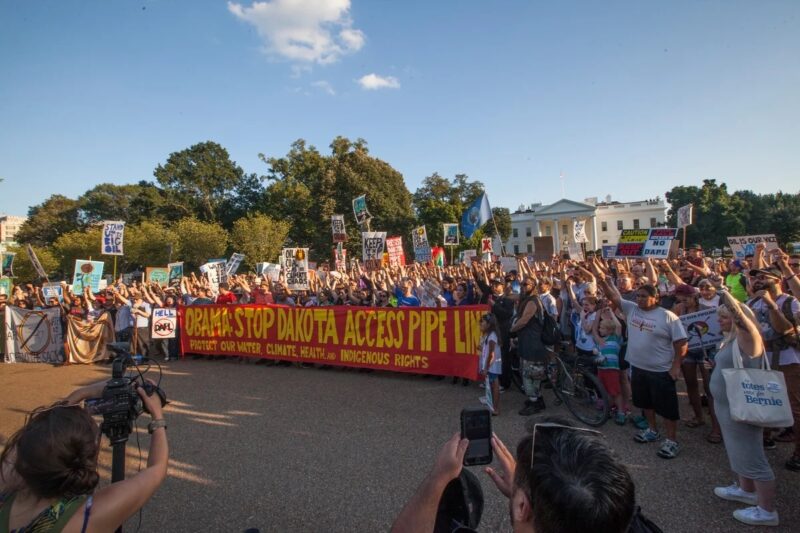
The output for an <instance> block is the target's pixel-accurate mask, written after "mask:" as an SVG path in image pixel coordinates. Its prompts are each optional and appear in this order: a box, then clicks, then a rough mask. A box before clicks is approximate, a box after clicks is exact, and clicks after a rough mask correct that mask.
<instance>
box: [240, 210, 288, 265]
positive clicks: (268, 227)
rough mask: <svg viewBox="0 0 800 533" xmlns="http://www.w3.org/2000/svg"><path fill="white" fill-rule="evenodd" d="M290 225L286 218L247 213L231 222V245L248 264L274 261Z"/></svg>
mask: <svg viewBox="0 0 800 533" xmlns="http://www.w3.org/2000/svg"><path fill="white" fill-rule="evenodd" d="M290 227H291V225H290V224H289V222H287V221H286V220H273V219H271V218H270V217H268V216H266V215H262V214H256V215H248V216H247V217H244V218H240V219H239V220H237V221H236V222H234V223H233V229H232V230H231V245H232V246H233V250H234V251H235V252H239V253H243V254H244V255H245V261H246V262H247V264H248V265H250V266H254V265H255V264H256V263H260V262H263V261H269V262H275V261H276V260H277V259H278V256H279V254H280V252H281V249H282V248H283V245H284V243H285V241H286V238H287V236H288V235H289V229H290Z"/></svg>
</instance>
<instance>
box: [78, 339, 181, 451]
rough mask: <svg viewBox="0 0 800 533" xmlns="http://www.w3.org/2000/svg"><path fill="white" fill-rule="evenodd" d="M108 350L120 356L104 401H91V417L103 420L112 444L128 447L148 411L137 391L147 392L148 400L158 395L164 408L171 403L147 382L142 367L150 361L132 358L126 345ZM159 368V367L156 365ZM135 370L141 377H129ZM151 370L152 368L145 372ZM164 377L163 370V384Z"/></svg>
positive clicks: (160, 391) (115, 345)
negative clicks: (138, 423) (139, 421)
mask: <svg viewBox="0 0 800 533" xmlns="http://www.w3.org/2000/svg"><path fill="white" fill-rule="evenodd" d="M106 346H108V348H109V349H110V350H111V351H112V352H114V353H115V354H116V357H115V358H114V361H113V363H112V367H111V379H110V380H108V383H106V386H105V388H104V389H103V395H102V396H101V397H100V398H97V399H93V400H88V401H87V402H86V406H87V410H88V411H89V412H90V413H91V414H93V415H102V416H103V423H102V424H101V426H100V430H101V431H102V432H103V434H104V435H105V436H107V437H108V438H109V440H110V441H111V444H117V443H124V442H126V441H127V440H128V436H129V435H130V434H131V432H132V431H133V423H134V421H136V419H137V418H138V417H139V415H140V414H142V411H143V410H144V406H143V404H142V398H141V397H140V396H139V394H138V393H137V392H136V388H137V387H142V388H144V390H145V392H146V393H147V395H148V396H150V395H152V394H153V393H154V392H155V393H156V394H158V397H159V399H160V400H161V405H162V407H163V406H164V405H166V403H167V395H166V394H165V393H164V391H163V390H161V388H160V387H159V386H158V385H153V384H152V383H150V382H148V381H145V379H144V374H143V373H142V371H141V369H140V368H139V364H140V363H142V362H145V361H149V360H148V359H145V358H142V357H141V356H132V355H131V354H130V353H129V352H128V343H125V342H116V343H110V344H107V345H106ZM156 364H158V363H157V362H156ZM131 366H133V367H134V368H135V369H136V372H137V373H138V376H135V375H133V374H131V375H127V376H126V375H125V373H126V371H127V370H128V368H129V367H131ZM148 369H149V366H148V367H147V368H146V369H145V372H147V370H148ZM160 374H161V369H160V367H159V378H158V382H159V383H160V382H161V375H160Z"/></svg>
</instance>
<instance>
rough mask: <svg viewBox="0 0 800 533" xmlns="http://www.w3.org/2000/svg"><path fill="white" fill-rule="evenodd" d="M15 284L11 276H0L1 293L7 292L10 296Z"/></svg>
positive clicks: (0, 340)
mask: <svg viewBox="0 0 800 533" xmlns="http://www.w3.org/2000/svg"><path fill="white" fill-rule="evenodd" d="M13 286H14V284H13V283H11V278H5V277H3V278H0V294H5V295H6V296H9V297H10V296H11V289H12V288H13ZM0 342H2V339H0Z"/></svg>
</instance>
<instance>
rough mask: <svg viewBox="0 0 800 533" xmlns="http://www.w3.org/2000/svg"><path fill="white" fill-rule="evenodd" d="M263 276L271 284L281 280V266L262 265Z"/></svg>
mask: <svg viewBox="0 0 800 533" xmlns="http://www.w3.org/2000/svg"><path fill="white" fill-rule="evenodd" d="M264 276H265V277H267V278H269V279H270V280H271V281H273V282H277V281H278V280H280V278H281V265H279V264H276V263H264Z"/></svg>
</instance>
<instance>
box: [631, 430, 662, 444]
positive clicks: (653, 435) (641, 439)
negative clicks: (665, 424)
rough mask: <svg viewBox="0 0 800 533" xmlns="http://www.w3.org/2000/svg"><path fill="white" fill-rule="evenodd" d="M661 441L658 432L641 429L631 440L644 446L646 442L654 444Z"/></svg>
mask: <svg viewBox="0 0 800 533" xmlns="http://www.w3.org/2000/svg"><path fill="white" fill-rule="evenodd" d="M659 439H661V434H659V432H658V431H653V430H652V429H650V428H647V429H643V430H642V431H640V432H639V433H637V434H636V435H634V436H633V440H635V441H636V442H638V443H640V444H645V443H648V442H656V441H658V440H659Z"/></svg>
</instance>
